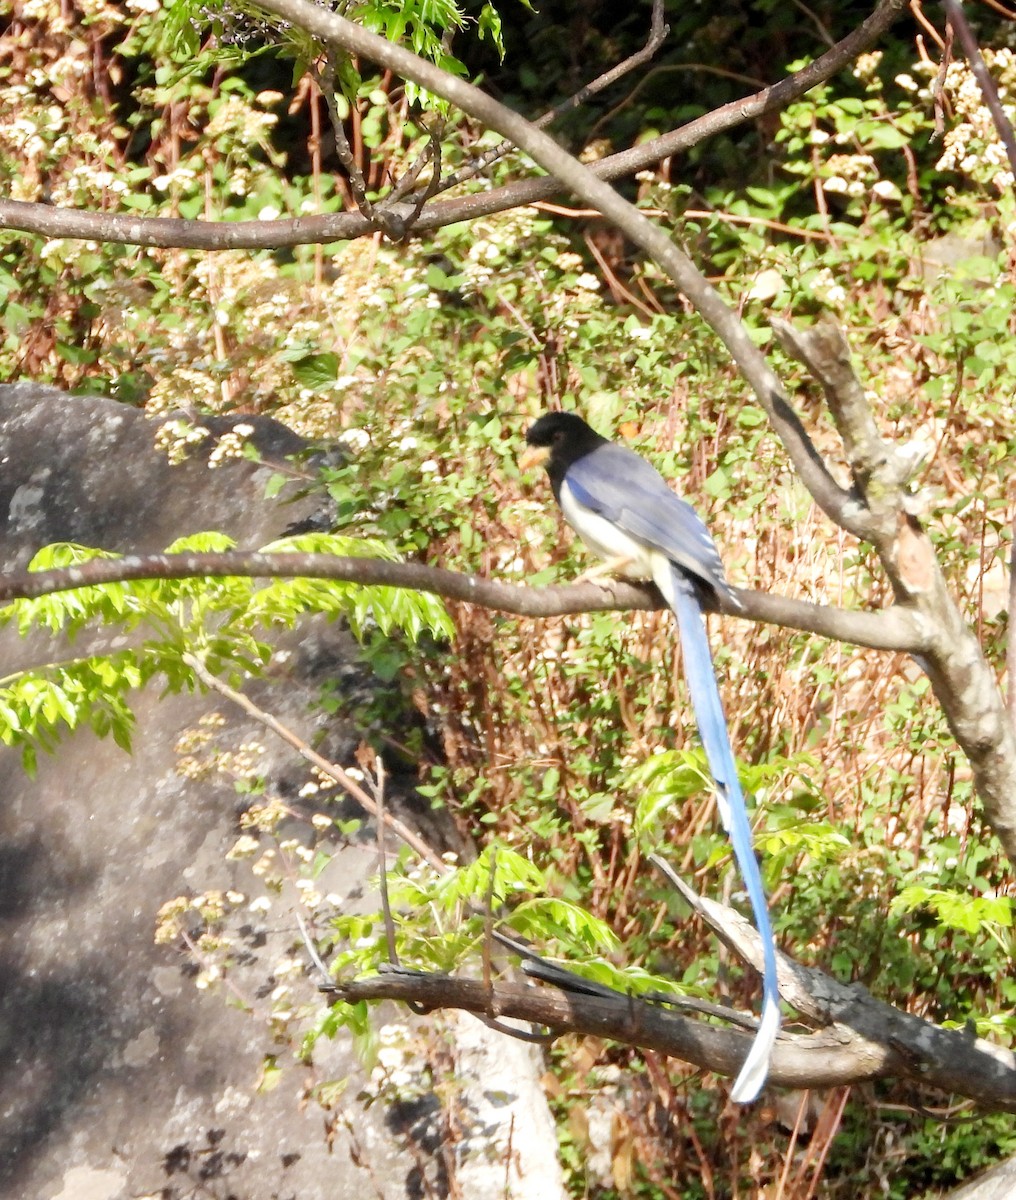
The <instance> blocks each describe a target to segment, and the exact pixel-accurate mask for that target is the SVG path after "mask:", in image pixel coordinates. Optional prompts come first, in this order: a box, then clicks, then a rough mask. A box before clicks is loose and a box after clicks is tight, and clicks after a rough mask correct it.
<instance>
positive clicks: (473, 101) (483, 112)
mask: <svg viewBox="0 0 1016 1200" xmlns="http://www.w3.org/2000/svg"><path fill="white" fill-rule="evenodd" d="M885 4H886V7H887V8H888V9H889V10H890V11H897V10H898V9H899V8H901V7H902V4H903V0H885ZM261 7H262V8H263V9H265V10H266V11H268V12H270V13H273V14H274V15H275V16H277V17H281V18H282V19H283V20H285V21H289V22H291V23H292V24H294V25H298V26H299V27H300V28H302V29H304V30H305V31H306V32H308V33H310V34H311V35H312V36H314V37H316V38H318V39H320V40H321V41H322V42H323V43H325V44H326V45H337V46H341V47H342V48H343V49H344V50H345V51H346V52H347V53H350V54H357V55H361V56H362V57H364V58H369V59H371V60H373V61H374V62H377V63H379V64H380V65H382V66H384V67H386V68H387V69H389V70H392V71H395V72H397V73H398V74H399V75H401V76H402V77H403V78H406V79H412V80H413V81H414V82H415V83H417V84H419V85H420V86H421V87H425V88H427V89H428V90H430V91H432V92H434V93H435V94H436V95H439V96H441V97H443V98H444V99H445V100H448V101H449V102H450V103H452V104H455V105H456V106H457V107H458V108H460V109H461V110H462V111H464V112H466V113H469V114H470V115H471V116H473V117H475V118H476V119H477V120H480V121H482V122H483V123H484V124H485V125H487V126H488V127H490V128H492V129H496V130H498V132H499V133H501V134H502V135H503V136H504V137H507V138H510V139H511V140H512V141H513V142H515V144H516V145H517V146H518V147H519V149H521V150H523V151H524V152H525V153H526V154H528V155H529V156H530V157H531V158H532V159H533V160H534V161H535V162H537V163H538V164H539V165H540V166H541V167H543V168H544V169H545V170H546V171H548V172H549V173H550V174H552V175H555V176H556V177H557V178H558V179H559V180H560V182H561V183H562V184H564V185H565V186H566V187H567V188H568V189H569V190H570V191H571V192H572V193H574V195H576V196H578V197H579V198H580V199H581V200H583V201H584V202H585V203H587V204H589V205H590V206H592V207H594V208H596V209H597V210H598V211H599V212H601V213H602V214H603V216H604V217H606V218H607V219H608V220H610V221H612V222H613V223H614V224H615V225H616V226H617V227H618V229H620V230H621V231H622V232H623V233H624V234H625V235H626V236H627V237H628V238H629V239H630V240H631V241H632V242H634V243H635V244H636V245H637V246H639V247H640V248H641V249H642V250H643V251H645V253H646V254H648V255H649V256H650V257H652V258H653V259H654V260H655V261H656V262H657V263H658V264H659V265H660V266H661V267H662V268H663V269H664V270H665V271H666V272H667V274H668V275H669V276H670V278H671V279H672V280H673V281H674V283H676V284H677V286H678V287H679V288H680V289H681V291H682V292H683V293H684V294H685V296H687V298H688V300H689V301H690V302H691V303H692V304H693V305H694V307H695V308H696V309H697V310H698V312H699V314H700V315H701V316H702V317H703V319H704V320H705V321H706V322H708V324H709V325H710V326H711V327H712V329H713V330H714V332H715V333H716V334H717V335H718V337H719V338H720V339H721V341H722V342H723V344H724V345H725V346H726V348H727V350H728V352H729V353H730V356H731V358H732V359H733V360H734V362H735V363H736V364H737V367H738V370H739V371H740V372H741V374H742V375H743V376H744V377H745V379H746V380H747V381H748V383H749V384H750V385H751V387H752V389H753V390H754V392H755V395H756V396H757V398H758V401H759V403H760V404H761V406H762V408H763V409H764V410H765V412H766V413H767V415H768V417H769V420H770V423H771V424H772V426H773V428H774V429H775V430H776V432H777V434H778V435H779V437H780V439H781V440H782V442H783V444H784V446H785V447H786V450H787V453H788V455H789V456H790V459H791V461H792V462H793V464H794V468H795V470H796V471H797V473H798V475H799V476H800V477H801V480H802V481H803V483H804V484H805V486H806V487H807V488H808V490H809V492H811V494H812V496H813V497H814V499H815V501H816V503H817V504H818V505H819V507H820V508H821V509H822V510H823V511H824V512H825V513H826V514H827V515H828V516H829V517H830V518H831V519H832V520H834V521H835V522H836V523H837V524H838V525H840V526H841V527H842V528H844V529H846V530H848V531H849V532H851V533H854V534H856V535H857V536H858V537H868V536H869V534H870V524H871V523H870V520H869V518H868V515H867V514H866V513H865V512H864V510H863V507H862V506H861V505H860V504H859V503H858V502H857V500H856V499H855V498H854V497H853V496H852V495H851V494H850V493H849V492H847V491H845V490H844V489H843V488H841V487H840V486H839V484H838V483H837V482H836V480H835V479H834V478H833V476H832V475H831V473H830V472H829V469H828V468H827V467H826V465H825V463H824V462H823V461H822V459H821V457H820V456H819V454H818V453H817V451H816V450H815V447H814V446H813V445H812V443H811V441H810V440H809V438H808V436H807V434H806V432H805V430H804V427H803V426H802V424H801V422H800V420H799V419H798V418H797V416H796V415H795V414H794V413H793V411H792V410H791V408H790V405H789V403H788V401H787V397H786V395H785V394H784V391H783V386H782V384H781V382H780V380H779V377H778V376H777V375H776V373H775V372H774V371H773V370H772V368H771V367H770V366H769V364H768V362H767V361H766V359H765V356H764V355H763V354H762V353H761V352H760V351H759V350H758V348H757V347H756V346H755V344H754V342H753V341H752V339H751V337H750V335H749V333H748V330H747V329H746V328H745V326H744V325H743V324H742V322H741V321H740V319H739V318H738V316H737V314H736V313H735V312H734V311H733V309H731V308H730V307H729V306H728V305H727V304H726V302H725V301H724V300H723V299H722V298H721V296H720V294H719V292H717V291H716V289H715V288H713V287H712V285H711V284H710V283H709V281H708V280H707V279H706V278H705V276H704V275H703V274H702V273H701V272H700V271H699V270H698V268H697V267H696V266H695V265H694V263H693V262H692V261H691V259H690V258H689V257H688V255H687V254H685V252H684V251H683V250H681V249H679V248H678V246H677V245H676V244H675V243H674V242H673V241H671V239H670V238H669V237H668V236H667V234H666V233H664V232H663V230H662V229H660V228H658V227H657V226H656V225H654V224H653V223H652V222H651V221H650V220H649V219H648V218H647V217H646V216H644V215H643V214H642V213H641V212H640V211H639V210H638V209H637V208H636V207H635V206H634V205H632V204H629V203H628V201H627V200H625V199H623V198H622V197H621V196H620V195H618V193H617V192H616V191H615V190H614V188H612V187H611V186H610V184H608V183H606V182H604V181H603V180H602V179H599V178H598V177H597V176H596V175H595V174H594V173H593V172H592V171H590V170H589V169H588V168H587V167H585V166H583V165H582V163H580V162H579V161H578V160H577V159H576V158H574V157H573V156H572V155H570V154H568V153H567V152H566V151H564V150H563V149H562V148H561V147H560V146H559V145H558V144H557V143H556V142H555V141H554V140H553V138H550V137H548V136H547V134H545V133H542V132H541V131H540V130H538V129H535V128H534V127H533V125H532V124H531V123H530V122H529V121H527V120H525V118H523V117H520V116H519V115H518V114H517V113H514V112H512V111H511V110H510V109H508V108H505V107H504V105H502V104H499V103H498V102H497V101H496V100H493V99H492V98H491V97H489V96H487V95H486V94H485V93H483V92H482V91H480V90H479V89H478V88H476V87H473V86H472V85H471V84H469V83H466V82H464V81H463V80H461V79H456V78H454V77H452V76H451V75H449V74H447V73H446V72H445V71H442V70H441V69H440V68H438V67H434V66H432V65H431V64H430V63H428V62H425V61H424V60H423V59H421V58H419V57H417V56H416V55H415V54H412V53H411V52H410V51H408V50H406V49H404V48H403V47H401V46H397V45H393V44H392V43H391V42H388V41H386V40H385V39H384V38H381V37H378V36H377V35H376V34H373V33H371V32H369V31H368V30H366V29H363V28H361V27H360V26H358V25H355V24H353V23H352V22H351V21H347V20H346V19H345V18H344V17H340V16H338V15H336V14H335V13H332V12H329V11H327V10H326V9H323V8H320V7H318V6H317V5H314V4H311V3H308V0H263V2H262V3H261Z"/></svg>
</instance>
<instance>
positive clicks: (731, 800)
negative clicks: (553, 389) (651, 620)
mask: <svg viewBox="0 0 1016 1200" xmlns="http://www.w3.org/2000/svg"><path fill="white" fill-rule="evenodd" d="M525 438H526V442H527V449H526V451H525V452H524V453H523V454H522V455H521V456H520V460H519V461H520V466H521V468H522V469H523V470H528V469H530V468H532V467H535V466H538V465H543V466H544V467H545V468H546V471H547V475H548V476H549V478H550V486H551V489H552V491H553V493H554V499H555V500H556V501H557V503H558V505H559V506H560V509H561V512H562V513H563V514H564V518H565V520H566V521H567V522H568V524H569V525H570V526H571V527H572V529H573V530H574V531H575V532H576V533H577V534H578V536H579V538H580V539H581V540H582V541H583V542H584V543H585V545H586V546H587V547H588V548H589V549H590V550H592V551H593V553H594V554H596V555H597V556H598V557H599V558H601V559H603V560H604V562H603V564H602V566H601V567H599V568H597V569H596V570H595V571H593V572H589V573H587V575H586V578H589V577H590V576H592V575H595V574H597V573H602V572H604V571H613V572H615V573H617V574H622V575H625V576H627V577H629V578H635V579H651V580H652V581H653V582H654V583H655V584H656V586H657V588H658V589H659V590H660V593H661V594H662V596H663V598H664V600H666V602H667V605H668V607H669V608H670V610H671V611H672V612H673V614H674V617H675V619H676V621H677V627H678V632H679V636H680V641H681V650H682V656H683V661H684V672H685V680H686V683H687V686H688V693H689V696H690V698H691V704H692V710H693V712H694V715H695V723H696V725H697V726H698V732H699V737H700V739H701V741H702V746H703V748H704V750H705V754H706V760H707V762H708V764H709V769H710V772H711V774H712V776H713V780H714V781H715V784H716V796H717V804H718V808H719V811H720V818H721V820H722V822H723V825H724V828H725V829H726V831H727V834H728V836H729V838H730V842H731V845H732V847H733V851H734V858H735V860H736V862H737V866H738V869H739V870H740V872H741V876H742V878H743V880H744V884H745V890H746V891H747V893H748V899H749V901H750V902H751V908H752V914H753V916H754V919H755V927H756V929H757V930H758V932H759V936H760V938H761V941H762V959H763V962H762V966H763V971H762V985H763V986H762V995H763V1000H762V1014H761V1018H760V1020H759V1024H758V1030H757V1032H756V1035H755V1040H754V1041H753V1043H752V1046H751V1049H750V1050H749V1053H748V1055H747V1057H746V1059H745V1061H744V1063H743V1065H742V1067H741V1070H740V1072H739V1073H738V1076H737V1078H736V1079H735V1081H734V1085H733V1087H732V1089H731V1093H730V1095H731V1099H733V1100H734V1101H735V1102H737V1103H741V1104H747V1103H749V1102H750V1101H752V1100H754V1099H755V1098H756V1097H757V1096H758V1094H759V1092H760V1091H761V1090H762V1087H763V1085H764V1084H765V1081H766V1077H767V1076H768V1073H769V1065H770V1060H771V1057H772V1051H773V1046H774V1044H775V1041H776V1038H777V1035H778V1034H779V1031H780V1023H781V1015H780V999H779V989H778V985H777V974H776V945H775V940H774V938H773V932H772V924H771V922H770V919H769V909H768V906H767V903H766V895H765V889H764V887H763V884H762V876H761V873H760V871H759V865H758V860H757V859H756V857H755V850H754V847H753V844H752V834H751V825H750V824H749V821H748V813H747V809H746V808H745V803H744V795H743V793H742V791H741V785H740V782H739V780H738V777H737V767H736V764H735V760H734V752H733V749H732V747H731V744H730V735H729V733H728V731H727V721H726V717H725V716H724V712H723V704H722V701H721V699H720V692H719V687H718V685H717V682H716V673H715V669H714V667H713V659H712V653H711V651H710V648H709V637H708V633H707V630H706V623H705V615H704V608H703V601H704V600H708V599H709V598H710V597H715V598H716V599H717V600H720V601H721V602H723V607H726V608H729V609H733V610H735V611H738V610H742V609H743V607H744V606H743V604H742V603H741V601H740V600H739V598H738V596H737V593H736V592H735V591H734V589H733V588H732V587H731V586H730V584H729V583H728V582H727V580H726V576H725V574H724V570H723V563H722V561H721V560H720V556H719V553H718V551H717V549H716V544H715V543H714V541H713V539H712V537H711V536H710V534H709V530H708V529H707V528H706V525H705V522H704V521H703V520H702V518H701V517H700V516H699V515H698V513H697V512H696V511H695V510H694V508H692V506H691V505H690V504H688V503H687V501H685V500H682V499H681V498H680V497H679V496H677V495H676V493H675V492H674V491H673V490H672V489H671V488H670V486H669V485H668V483H667V481H666V480H665V479H664V478H663V476H662V475H660V473H659V472H658V471H657V470H656V468H655V467H653V466H652V465H651V464H650V463H649V462H647V461H646V459H644V458H642V457H641V455H639V454H636V453H635V451H634V450H630V449H629V448H628V447H627V446H621V445H618V444H617V443H616V442H611V441H610V440H609V439H607V438H605V437H603V436H601V435H600V434H599V433H597V432H596V431H595V430H594V429H593V428H592V427H591V426H589V425H588V424H587V423H586V422H585V421H584V420H583V419H582V418H581V417H580V416H578V414H576V413H572V412H548V413H544V415H543V416H541V417H540V418H538V419H537V420H536V422H535V423H534V424H533V425H532V426H530V428H529V429H528V430H527V431H526V435H525Z"/></svg>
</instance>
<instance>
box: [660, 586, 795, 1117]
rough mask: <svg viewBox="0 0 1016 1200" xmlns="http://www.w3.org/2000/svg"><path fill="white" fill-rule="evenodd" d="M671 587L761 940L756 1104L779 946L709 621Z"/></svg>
mask: <svg viewBox="0 0 1016 1200" xmlns="http://www.w3.org/2000/svg"><path fill="white" fill-rule="evenodd" d="M670 570H671V576H672V580H671V583H672V586H671V588H670V589H669V591H670V593H671V594H670V595H669V596H668V597H667V598H668V600H669V601H670V604H671V607H672V608H673V610H674V616H675V617H676V618H677V625H678V629H679V631H680V635H681V650H682V653H683V657H684V672H685V680H686V681H687V684H688V692H689V695H690V696H691V704H692V709H693V710H694V712H695V723H696V724H697V725H698V731H699V737H700V738H701V739H702V745H703V747H704V749H705V752H706V759H707V761H708V763H709V770H710V771H711V772H712V776H713V779H715V781H716V789H717V795H718V798H719V804H720V815H721V817H722V819H723V824H724V826H725V827H726V830H727V833H728V835H729V837H730V843H731V845H732V846H733V849H734V858H735V859H736V860H737V866H738V869H739V870H740V872H741V877H742V879H743V880H744V886H745V890H746V891H747V893H748V899H749V900H750V901H751V910H752V913H753V915H754V917H755V927H756V929H758V932H759V937H760V938H761V940H762V960H763V972H762V991H763V1003H762V1020H761V1023H760V1025H759V1030H758V1033H757V1034H756V1036H755V1041H754V1043H753V1045H752V1048H751V1050H750V1052H749V1054H748V1057H747V1058H746V1059H745V1061H744V1064H743V1066H742V1067H741V1071H740V1074H739V1075H738V1077H737V1079H736V1080H735V1082H734V1087H733V1089H732V1091H731V1097H732V1099H734V1100H736V1101H739V1102H741V1103H746V1102H747V1101H749V1100H754V1099H755V1097H756V1096H757V1095H758V1093H759V1091H760V1090H761V1088H762V1085H763V1084H764V1083H765V1080H766V1075H767V1074H768V1072H769V1059H770V1057H771V1055H772V1048H773V1043H774V1042H775V1040H776V1035H777V1034H778V1033H779V1029H780V995H779V989H778V986H777V977H776V945H775V941H774V939H773V931H772V925H771V924H770V921H769V909H768V907H767V905H766V897H765V890H764V888H763V886H762V876H761V874H760V872H759V867H758V860H757V859H756V858H755V850H754V847H753V845H752V836H751V826H750V825H749V823H748V813H747V810H746V808H745V804H744V796H743V794H742V792H741V785H740V782H739V781H738V778H737V766H736V764H735V762H734V752H733V750H732V749H731V746H730V737H729V735H728V733H727V721H726V717H725V716H724V715H723V704H722V702H721V700H720V692H719V688H718V687H717V685H716V672H715V669H714V667H713V659H712V654H711V653H710V650H709V639H708V637H707V635H706V626H705V620H704V619H703V616H702V609H701V607H700V606H699V602H698V598H697V596H696V594H695V589H694V588H693V587H692V586H691V584H690V582H689V581H688V579H687V578H686V577H685V576H684V575H683V574H682V572H681V571H680V570H679V569H678V568H675V567H671V569H670Z"/></svg>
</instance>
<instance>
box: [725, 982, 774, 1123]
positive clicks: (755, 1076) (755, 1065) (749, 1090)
mask: <svg viewBox="0 0 1016 1200" xmlns="http://www.w3.org/2000/svg"><path fill="white" fill-rule="evenodd" d="M781 1021H782V1017H781V1014H780V1006H779V1002H778V1001H777V1000H776V999H775V998H774V997H772V996H768V995H767V996H766V998H765V1001H764V1002H763V1005H762V1020H761V1021H760V1022H759V1027H758V1032H757V1033H756V1034H755V1041H754V1042H752V1046H751V1050H750V1051H749V1052H748V1057H747V1058H746V1059H745V1060H744V1065H743V1066H742V1067H741V1070H740V1072H739V1073H738V1076H737V1078H736V1079H735V1080H734V1086H733V1087H732V1088H731V1089H730V1098H731V1100H733V1101H734V1103H735V1104H750V1103H751V1102H752V1100H754V1099H755V1098H756V1097H757V1096H758V1094H759V1092H761V1091H762V1088H763V1086H764V1085H765V1081H766V1078H767V1076H768V1075H769V1064H770V1061H771V1059H772V1056H773V1046H774V1045H775V1044H776V1038H777V1035H778V1034H779V1032H780V1024H781Z"/></svg>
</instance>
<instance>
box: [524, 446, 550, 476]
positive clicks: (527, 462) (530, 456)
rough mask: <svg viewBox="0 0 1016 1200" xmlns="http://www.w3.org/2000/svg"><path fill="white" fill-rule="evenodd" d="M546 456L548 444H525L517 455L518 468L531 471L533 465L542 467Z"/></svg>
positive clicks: (548, 451) (548, 449) (548, 456)
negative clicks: (524, 447)
mask: <svg viewBox="0 0 1016 1200" xmlns="http://www.w3.org/2000/svg"><path fill="white" fill-rule="evenodd" d="M548 458H550V447H549V446H527V447H526V449H525V450H523V451H522V453H521V454H520V455H519V470H520V471H531V470H532V469H533V467H542V466H543V464H544V463H545V462H546V461H547V459H548Z"/></svg>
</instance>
